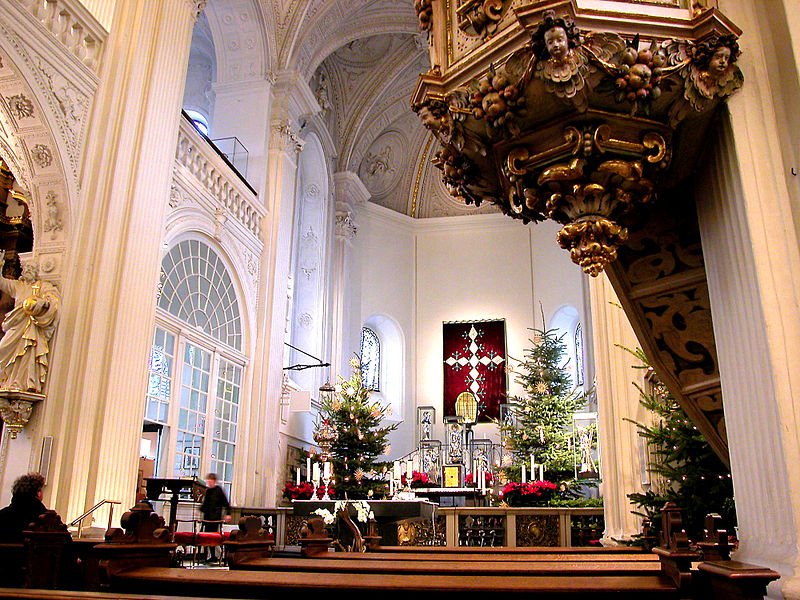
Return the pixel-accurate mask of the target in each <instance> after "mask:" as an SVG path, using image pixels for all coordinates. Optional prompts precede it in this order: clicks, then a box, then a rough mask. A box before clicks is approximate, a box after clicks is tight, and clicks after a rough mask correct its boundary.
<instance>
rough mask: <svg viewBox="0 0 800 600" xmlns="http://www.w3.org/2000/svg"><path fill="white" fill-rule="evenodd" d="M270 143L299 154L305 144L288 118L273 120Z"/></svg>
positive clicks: (285, 150)
mask: <svg viewBox="0 0 800 600" xmlns="http://www.w3.org/2000/svg"><path fill="white" fill-rule="evenodd" d="M271 143H272V145H275V146H278V147H280V148H281V149H282V150H283V151H284V152H291V151H294V153H295V154H300V152H302V151H303V146H304V145H305V142H304V141H303V140H302V139H301V138H300V134H299V133H298V132H297V131H296V130H295V129H294V128H293V127H292V124H291V123H290V122H289V120H288V119H284V120H281V121H273V123H272V140H271Z"/></svg>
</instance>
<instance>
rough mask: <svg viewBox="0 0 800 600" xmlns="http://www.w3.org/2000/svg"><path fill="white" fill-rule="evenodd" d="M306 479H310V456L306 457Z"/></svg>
mask: <svg viewBox="0 0 800 600" xmlns="http://www.w3.org/2000/svg"><path fill="white" fill-rule="evenodd" d="M306 481H311V457H310V456H309V457H308V458H306Z"/></svg>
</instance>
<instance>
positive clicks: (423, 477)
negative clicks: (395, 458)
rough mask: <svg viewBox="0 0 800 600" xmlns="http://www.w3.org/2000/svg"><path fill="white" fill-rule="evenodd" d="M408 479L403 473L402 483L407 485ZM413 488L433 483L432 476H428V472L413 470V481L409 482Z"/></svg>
mask: <svg viewBox="0 0 800 600" xmlns="http://www.w3.org/2000/svg"><path fill="white" fill-rule="evenodd" d="M407 481H408V479H407V477H406V475H405V473H403V475H402V476H401V477H400V483H401V484H402V485H406V483H407ZM408 485H410V486H411V487H412V488H421V487H429V486H430V485H431V478H430V477H428V474H427V473H421V472H420V471H412V472H411V482H410V483H409V484H408Z"/></svg>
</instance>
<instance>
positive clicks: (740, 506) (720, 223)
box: [697, 0, 800, 599]
mask: <svg viewBox="0 0 800 600" xmlns="http://www.w3.org/2000/svg"><path fill="white" fill-rule="evenodd" d="M720 4H724V6H721V8H722V10H724V11H725V12H726V14H727V15H728V16H730V17H731V18H732V19H733V20H734V21H735V22H736V23H737V24H738V25H739V26H741V27H742V28H743V29H744V30H745V31H746V32H748V35H745V36H743V37H742V39H741V42H740V43H741V45H742V49H743V54H742V57H741V59H740V61H739V64H740V66H741V68H742V70H743V72H744V75H745V86H744V88H743V89H742V90H741V92H739V93H738V94H737V95H736V96H735V97H733V98H732V99H731V100H730V102H729V108H730V119H729V120H726V121H725V122H724V124H723V126H722V127H721V132H720V135H719V139H718V143H717V148H716V152H715V154H714V156H713V160H712V161H711V164H710V165H709V166H708V167H709V168H708V171H707V173H705V174H704V175H706V176H704V177H700V178H699V179H698V181H699V183H700V185H699V188H698V194H697V199H698V201H697V204H698V212H699V220H700V232H701V235H702V241H703V253H704V256H705V262H706V271H707V273H708V288H709V294H710V299H711V308H712V313H713V315H714V335H715V337H716V342H717V355H718V358H719V365H720V377H721V381H722V391H723V399H724V406H725V423H726V426H727V432H728V441H729V445H730V458H731V471H732V474H733V484H734V493H735V497H736V510H737V515H738V520H739V534H740V540H741V541H740V549H739V552H738V553H737V555H736V559H737V560H742V561H747V562H753V563H756V564H760V565H764V566H769V567H771V568H773V569H775V570H777V571H779V572H780V573H781V575H782V579H781V580H780V581H779V582H777V583H776V584H773V585H772V586H770V597H774V598H780V597H785V598H789V599H798V598H800V555H798V545H799V544H800V478H798V476H797V465H798V464H800V436H798V432H800V410H798V409H800V400H799V399H800V369H798V368H797V357H798V356H800V248H799V247H798V236H797V230H796V229H795V227H793V226H792V224H793V222H796V221H797V217H798V212H799V211H798V208H797V206H793V204H792V201H791V194H790V191H789V189H788V188H787V185H786V181H787V180H786V178H785V177H784V170H789V169H790V167H791V166H795V165H792V164H791V162H788V163H787V162H786V160H787V157H786V155H785V154H784V152H783V151H782V150H783V149H782V148H781V145H780V139H781V136H780V129H781V127H782V122H783V121H782V118H781V117H779V114H776V110H777V108H776V107H778V106H779V102H780V98H781V94H782V93H786V92H787V91H786V90H784V89H783V88H782V84H781V82H780V80H779V79H778V78H774V74H773V73H772V72H771V71H770V70H769V69H767V68H766V65H767V63H768V58H767V56H766V53H767V52H768V49H767V47H768V46H770V45H771V44H772V43H773V40H771V39H770V32H769V30H759V24H760V23H761V21H760V17H761V14H760V12H761V11H762V10H763V6H762V3H760V2H759V3H756V2H731V1H728V0H726V1H725V2H720ZM750 32H752V34H750ZM759 33H760V34H761V35H759ZM785 66H786V67H787V68H788V67H789V66H790V65H785ZM795 70H796V67H795ZM795 185H796V183H795Z"/></svg>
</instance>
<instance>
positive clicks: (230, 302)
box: [144, 240, 245, 495]
mask: <svg viewBox="0 0 800 600" xmlns="http://www.w3.org/2000/svg"><path fill="white" fill-rule="evenodd" d="M176 318H177V320H176ZM156 321H157V325H156V328H155V334H154V336H153V345H152V347H151V350H150V359H149V361H148V386H147V394H146V401H145V417H144V418H145V425H146V427H152V426H153V425H155V426H156V427H157V428H158V431H159V449H158V453H157V455H156V465H155V475H156V476H158V477H202V476H204V475H205V474H206V473H207V472H209V471H211V472H215V473H216V474H217V478H218V482H219V485H220V486H221V487H223V489H224V490H225V492H226V493H227V494H228V495H230V492H231V485H232V483H233V472H234V456H235V451H236V437H237V429H238V425H239V402H240V398H241V386H242V381H243V372H244V363H245V356H244V355H242V354H241V352H240V351H239V350H240V348H241V346H242V330H241V327H242V320H241V316H240V312H239V302H238V300H237V297H236V292H235V288H234V286H233V281H232V279H231V276H230V274H229V272H228V270H227V269H226V267H225V265H224V263H223V262H222V260H221V259H220V257H219V255H218V254H217V253H216V252H215V251H214V250H213V249H212V248H210V247H209V246H208V245H206V244H205V243H203V242H201V241H199V240H186V241H183V242H180V243H178V244H176V245H175V246H174V247H173V248H172V249H170V251H169V252H167V254H166V256H165V257H164V259H163V260H162V276H161V281H160V283H159V290H158V311H157V313H156ZM220 342H222V343H220ZM146 431H152V429H146Z"/></svg>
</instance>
